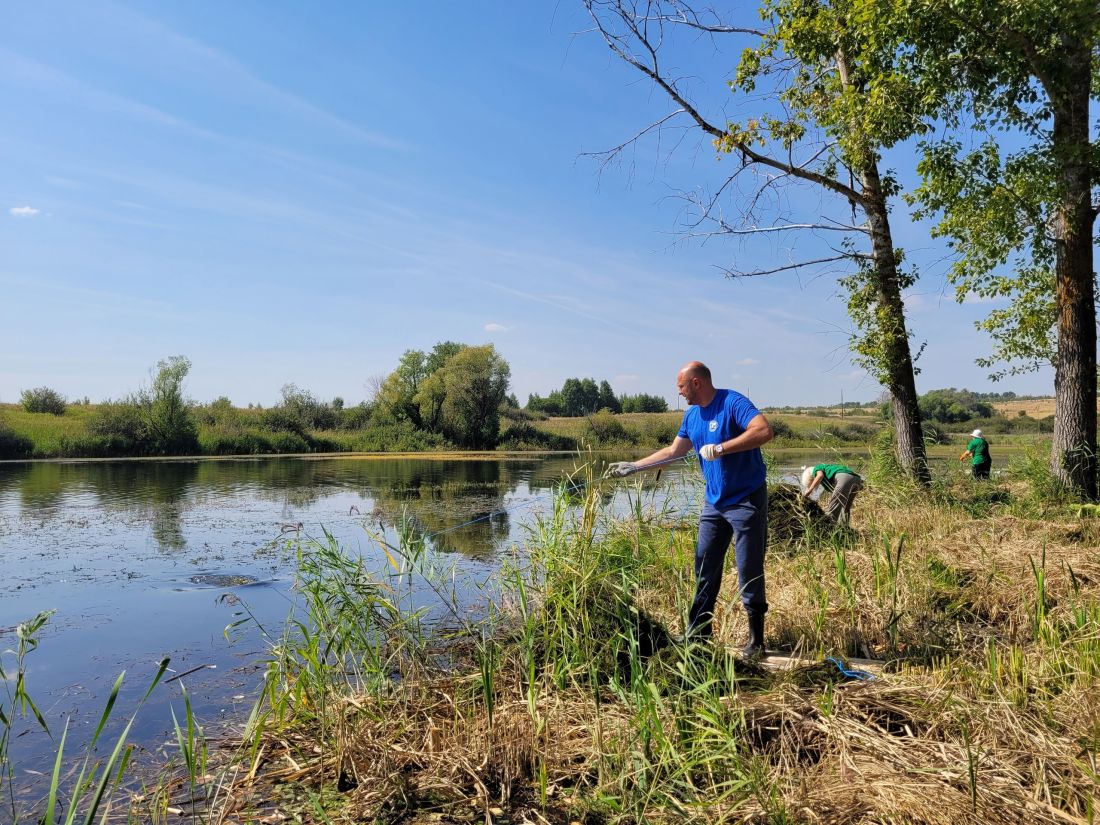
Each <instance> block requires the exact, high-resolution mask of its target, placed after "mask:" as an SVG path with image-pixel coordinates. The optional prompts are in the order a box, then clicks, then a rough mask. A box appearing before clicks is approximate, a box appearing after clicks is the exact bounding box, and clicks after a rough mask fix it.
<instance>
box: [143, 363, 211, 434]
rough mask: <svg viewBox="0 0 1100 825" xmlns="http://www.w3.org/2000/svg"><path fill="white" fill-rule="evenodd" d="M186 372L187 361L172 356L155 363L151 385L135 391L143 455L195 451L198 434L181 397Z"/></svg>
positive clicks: (187, 369)
mask: <svg viewBox="0 0 1100 825" xmlns="http://www.w3.org/2000/svg"><path fill="white" fill-rule="evenodd" d="M190 370H191V362H190V361H188V360H187V359H186V358H184V357H183V356H182V355H174V356H172V357H170V358H167V359H165V360H163V361H160V362H158V363H157V373H156V375H155V376H154V377H153V384H152V386H151V387H150V388H149V389H147V390H141V391H139V392H138V394H137V396H136V402H137V407H138V409H139V411H140V414H141V421H142V426H143V432H142V436H141V445H142V449H143V451H144V452H145V454H146V455H192V454H194V452H195V451H196V449H197V448H198V431H197V429H196V427H195V422H194V421H193V420H192V419H191V412H190V410H189V409H188V407H187V402H186V400H185V399H184V397H183V380H184V378H186V377H187V373H188V372H189V371H190Z"/></svg>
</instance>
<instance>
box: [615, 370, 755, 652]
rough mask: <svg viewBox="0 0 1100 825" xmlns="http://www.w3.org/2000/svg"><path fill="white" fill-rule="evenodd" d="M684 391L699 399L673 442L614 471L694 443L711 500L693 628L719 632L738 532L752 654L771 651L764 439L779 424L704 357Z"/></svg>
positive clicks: (686, 378)
mask: <svg viewBox="0 0 1100 825" xmlns="http://www.w3.org/2000/svg"><path fill="white" fill-rule="evenodd" d="M676 387H677V389H679V391H680V395H682V396H683V397H684V399H685V400H686V401H687V402H688V404H690V405H691V406H689V407H688V410H687V412H686V413H685V414H684V420H683V423H682V424H681V425H680V432H679V433H677V435H676V438H675V439H674V440H673V442H672V444H671V445H669V446H668V447H665V448H663V449H660V450H658V451H657V452H655V453H653V455H650V456H648V457H646V458H643V459H641V460H640V461H636V462H631V461H620V462H617V463H615V464H612V465H611V467H610V473H611V475H613V476H617V477H622V476H628V475H630V474H631V473H636V472H638V471H639V470H644V469H646V468H647V467H648V466H649V465H651V464H660V463H664V462H667V461H669V460H671V459H675V458H680V457H682V456H685V455H687V453H688V452H689V451H690V450H691V449H692V448H693V447H694V448H695V452H697V453H698V454H699V459H700V460H699V465H700V467H701V468H702V470H703V478H704V479H705V480H706V505H705V506H704V507H703V512H702V515H701V516H700V517H699V541H698V545H697V547H696V550H695V598H694V600H693V601H692V604H691V611H690V613H689V614H688V627H687V633H686V634H685V635H686V636H689V637H692V636H693V637H707V636H709V635H710V633H711V621H712V619H713V618H714V603H715V601H716V600H717V599H718V589H719V588H720V587H721V585H722V567H723V565H724V563H725V559H726V551H727V550H728V549H729V545H730V539H732V538H735V539H736V542H735V548H736V556H737V575H738V579H739V583H740V585H741V602H742V603H743V604H744V606H745V612H746V613H747V614H748V620H749V641H748V644H747V645H745V649H744V651H743V652H744V654H745V656H746V657H756V656H760V655H762V654H763V652H764V614H765V613H766V612H767V610H768V601H767V598H766V597H765V591H764V551H765V549H766V548H767V543H768V485H767V483H766V478H765V476H766V472H765V469H764V457H763V456H762V455H761V454H760V445H761V444H765V443H767V442H768V441H771V439H772V428H771V425H770V424H769V423H768V419H766V418H765V417H764V416H763V414H762V413H761V412H760V410H758V409H756V407H755V406H754V405H753V403H752V402H751V401H750V400H749V399H748V398H746V397H745V396H743V395H741V394H740V393H738V392H734V391H733V390H722V389H717V388H716V387H715V386H714V383H713V381H712V379H711V374H710V370H709V369H708V368H707V367H706V366H705V365H704V364H702V363H701V362H699V361H692V362H690V363H689V364H685V365H684V367H683V369H681V370H680V372H679V374H678V375H677V376H676Z"/></svg>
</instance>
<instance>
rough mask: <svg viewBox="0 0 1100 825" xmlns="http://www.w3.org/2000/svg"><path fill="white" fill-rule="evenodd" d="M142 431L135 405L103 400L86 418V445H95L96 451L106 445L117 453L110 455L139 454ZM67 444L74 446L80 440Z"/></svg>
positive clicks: (139, 413)
mask: <svg viewBox="0 0 1100 825" xmlns="http://www.w3.org/2000/svg"><path fill="white" fill-rule="evenodd" d="M144 432H145V427H144V425H143V423H142V420H141V410H139V409H138V406H137V404H133V403H131V402H129V401H105V402H103V403H102V404H100V405H99V407H98V408H97V409H96V411H95V412H94V413H92V415H91V416H90V417H89V419H88V435H89V436H91V441H89V444H88V445H86V446H89V447H90V446H92V445H96V449H99V448H102V447H104V446H105V445H110V449H112V450H115V451H117V452H112V453H110V455H141V454H142V453H141V452H139V450H140V447H141V444H142V440H143V435H144ZM70 443H71V444H73V445H74V446H75V445H76V444H78V443H80V441H75V442H70ZM85 455H86V454H85Z"/></svg>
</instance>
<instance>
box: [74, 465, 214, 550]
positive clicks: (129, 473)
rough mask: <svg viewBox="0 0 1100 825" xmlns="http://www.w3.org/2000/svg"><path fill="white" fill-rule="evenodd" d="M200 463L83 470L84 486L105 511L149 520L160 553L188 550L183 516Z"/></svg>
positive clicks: (89, 467)
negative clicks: (185, 548)
mask: <svg viewBox="0 0 1100 825" xmlns="http://www.w3.org/2000/svg"><path fill="white" fill-rule="evenodd" d="M198 467H199V462H196V461H130V462H118V463H114V462H105V463H102V464H98V463H97V464H87V465H83V466H82V468H81V469H82V470H83V471H84V472H83V473H82V478H83V481H84V483H86V484H87V485H88V487H90V488H91V490H92V491H93V492H95V493H96V496H97V498H98V499H99V503H100V505H101V506H102V507H103V508H104V509H105V510H112V511H115V512H122V513H125V514H127V515H130V516H134V517H137V518H139V519H141V520H148V521H149V525H150V529H151V530H152V533H153V539H154V540H155V541H156V542H157V544H158V545H159V547H160V549H161V550H166V551H171V550H182V549H183V548H184V547H186V546H187V540H186V538H185V537H184V535H183V524H182V521H181V519H182V516H183V512H184V510H185V509H186V507H187V502H186V501H185V499H186V498H187V495H188V492H189V490H190V489H191V488H192V487H193V486H194V484H195V478H196V475H197V473H198Z"/></svg>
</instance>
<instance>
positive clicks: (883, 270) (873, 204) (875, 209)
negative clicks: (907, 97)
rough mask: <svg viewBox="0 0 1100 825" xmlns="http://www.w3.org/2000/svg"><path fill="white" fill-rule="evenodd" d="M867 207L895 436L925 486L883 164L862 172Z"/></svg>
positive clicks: (906, 465) (902, 458) (905, 462)
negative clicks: (881, 175) (881, 176)
mask: <svg viewBox="0 0 1100 825" xmlns="http://www.w3.org/2000/svg"><path fill="white" fill-rule="evenodd" d="M860 182H861V183H862V185H863V197H864V210H865V211H866V213H867V219H868V223H869V224H870V227H871V245H872V253H873V255H874V266H875V278H876V285H875V286H876V292H877V295H876V302H877V304H878V306H877V307H876V308H875V319H876V325H877V331H878V334H879V340H880V341H881V345H882V348H883V363H884V365H885V369H886V380H887V385H886V389H887V390H888V391H889V393H890V402H891V404H892V406H893V409H894V434H895V441H896V442H897V455H898V462H899V463H900V464H901V466H902V469H904V470H905V472H906V473H908V474H909V475H910V476H911V477H912V478H913V479H915V480H916V481H918V482H920V483H921V484H923V485H928V484H929V483H930V482H931V475H930V474H929V472H928V457H927V454H926V453H925V449H924V433H923V432H922V431H921V426H920V407H919V406H918V405H917V385H916V380H915V379H914V377H913V356H912V353H911V352H910V350H909V332H908V330H907V329H906V326H905V304H904V303H903V302H902V298H901V285H900V283H899V282H898V264H897V255H896V254H895V252H894V241H893V237H892V236H891V234H890V218H889V214H888V212H887V210H886V198H885V196H884V195H883V192H882V181H881V179H880V178H879V173H878V166H877V165H876V164H874V163H872V164H870V165H869V166H868V168H866V169H864V170H862V172H861V173H860Z"/></svg>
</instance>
